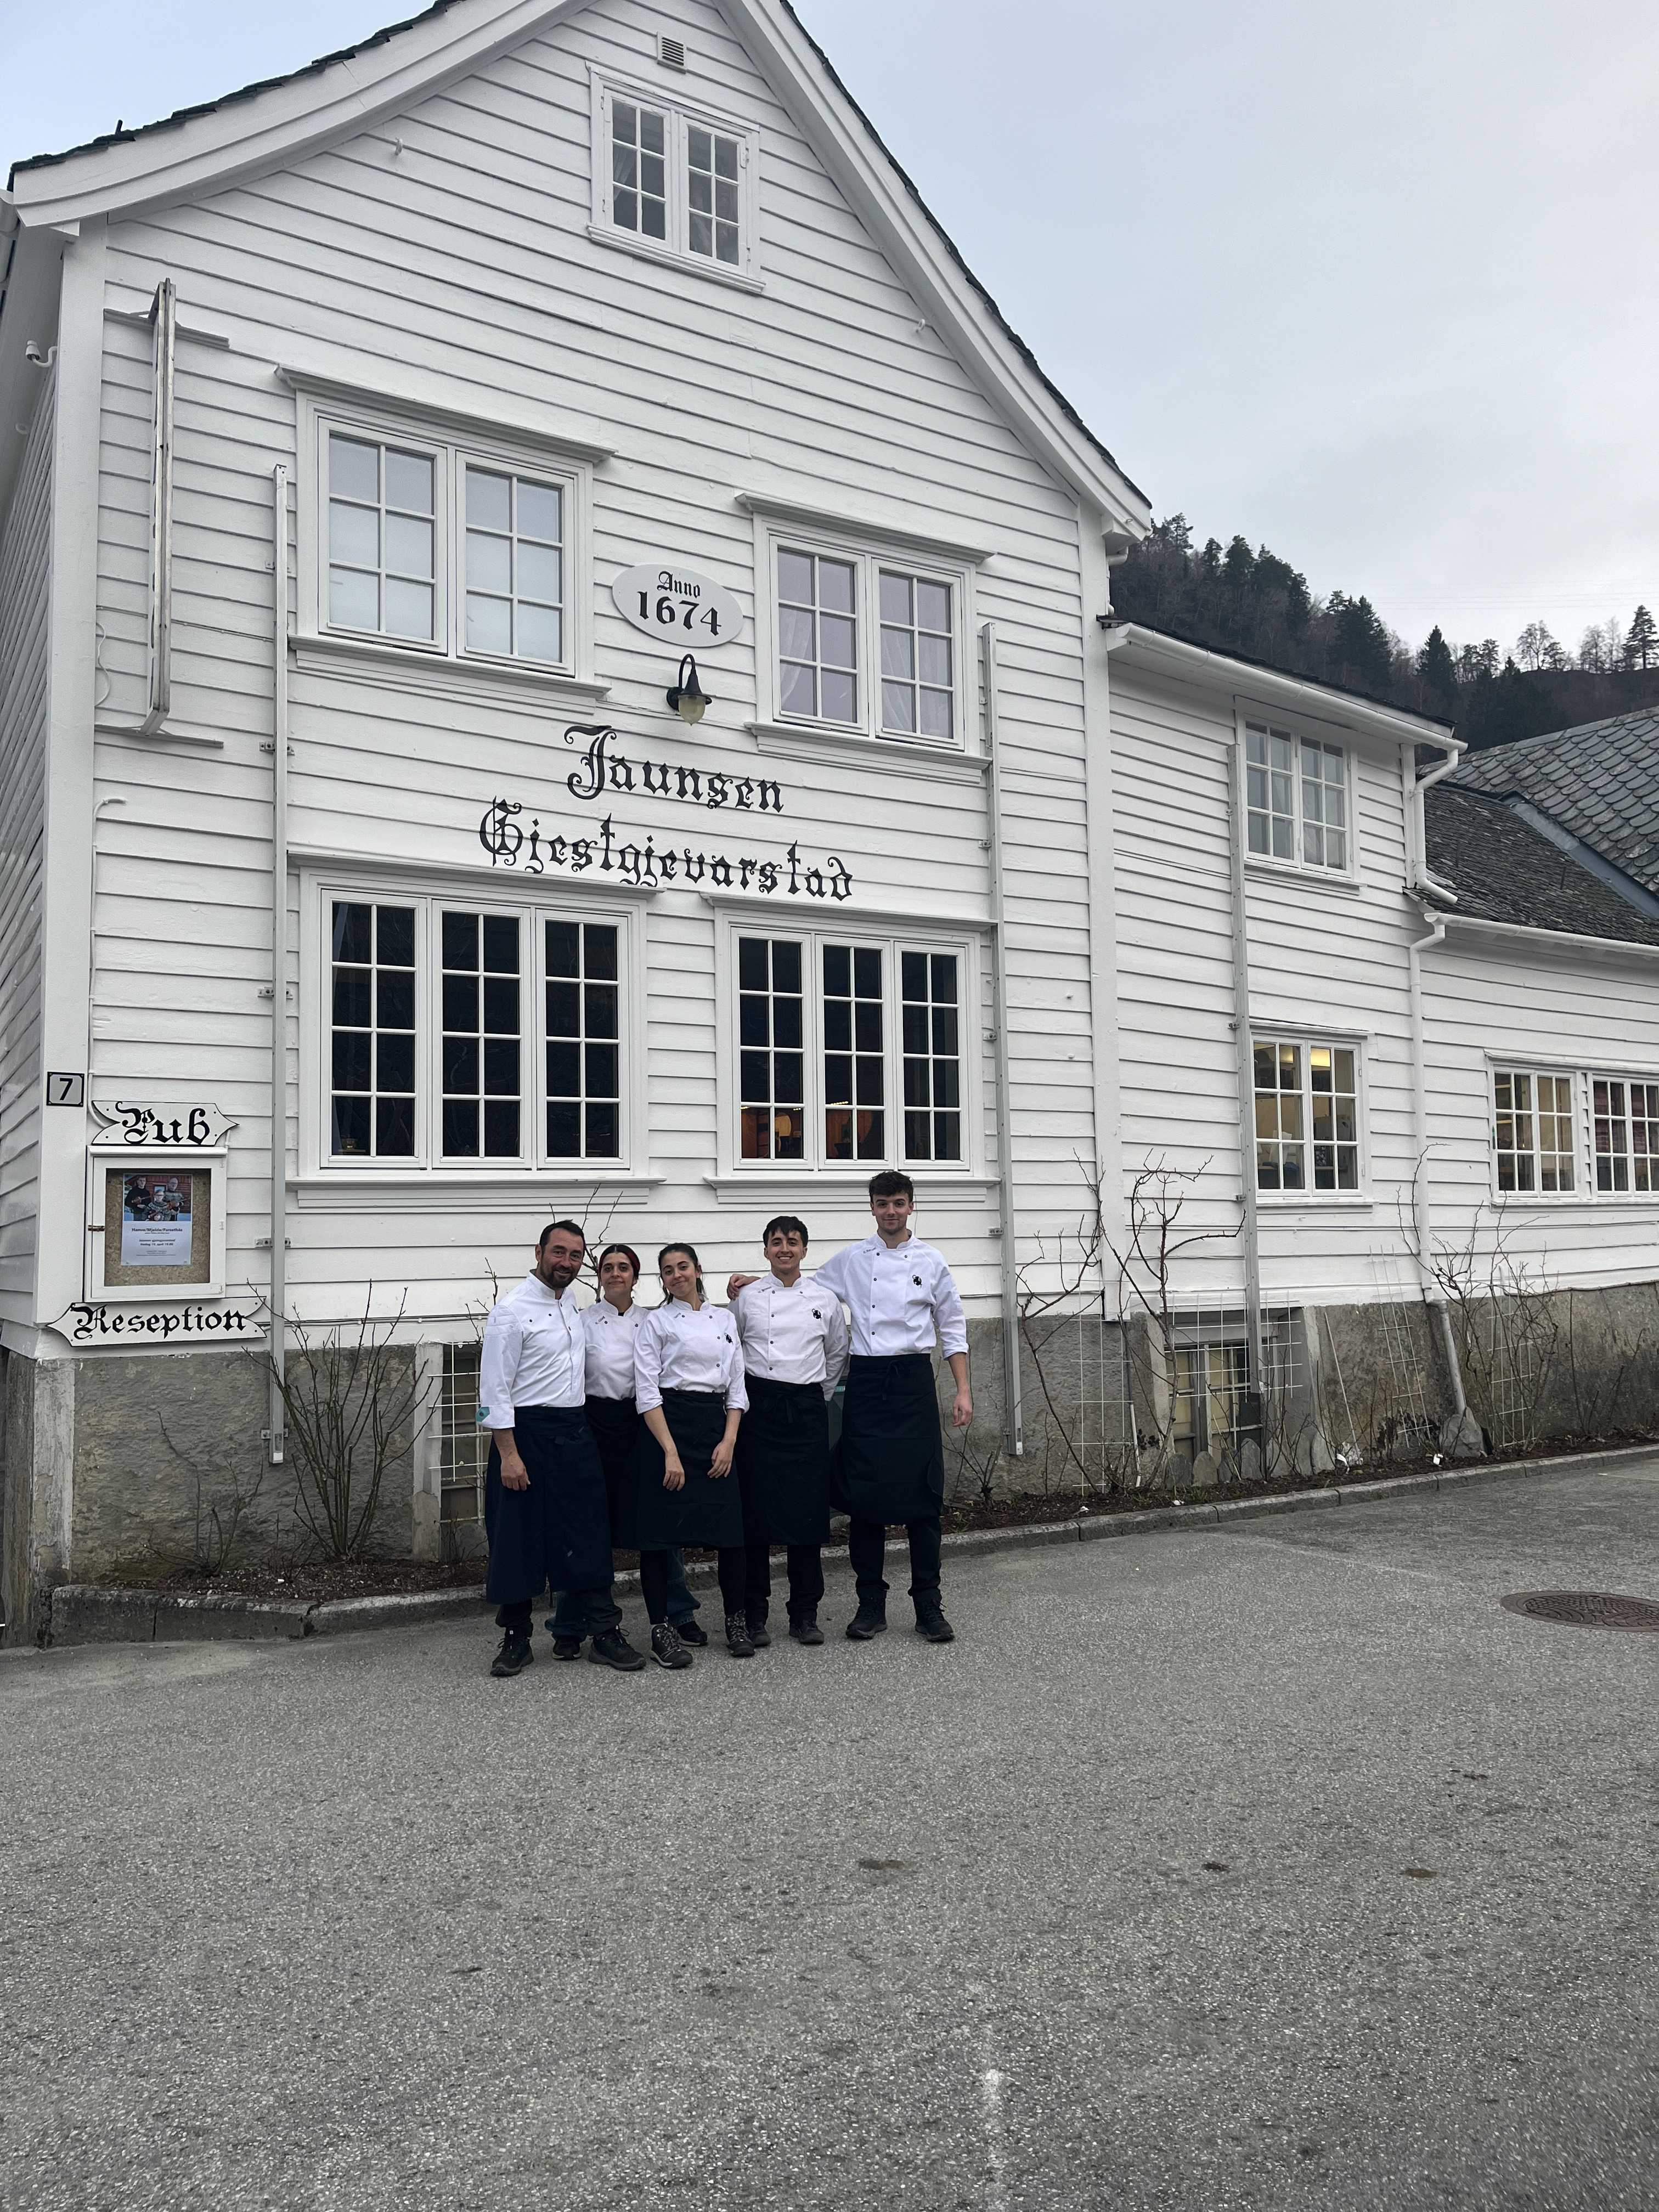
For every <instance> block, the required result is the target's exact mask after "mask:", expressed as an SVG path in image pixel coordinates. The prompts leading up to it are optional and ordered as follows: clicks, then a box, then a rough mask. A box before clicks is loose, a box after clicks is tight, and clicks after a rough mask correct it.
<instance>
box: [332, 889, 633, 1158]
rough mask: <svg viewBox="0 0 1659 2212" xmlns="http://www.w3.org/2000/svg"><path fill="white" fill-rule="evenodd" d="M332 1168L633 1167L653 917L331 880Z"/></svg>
mask: <svg viewBox="0 0 1659 2212" xmlns="http://www.w3.org/2000/svg"><path fill="white" fill-rule="evenodd" d="M307 913H309V914H314V917H315V928H314V933H313V938H312V946H313V949H312V950H311V951H308V952H307V956H306V957H307V961H308V963H309V964H310V967H311V971H312V972H313V973H315V974H316V975H317V977H318V981H319V985H320V988H319V990H318V991H317V993H316V1000H317V1005H318V1007H319V1017H318V1021H317V1024H316V1054H315V1060H316V1065H317V1068H318V1081H317V1085H316V1091H315V1096H316V1097H317V1113H316V1116H315V1126H316V1132H317V1133H316V1137H315V1141H314V1146H310V1147H309V1150H310V1156H311V1157H312V1158H313V1160H314V1163H315V1164H316V1166H317V1167H318V1168H319V1170H328V1169H364V1170H371V1171H379V1170H398V1169H402V1170H421V1171H426V1170H439V1169H441V1170H452V1171H459V1172H462V1173H465V1172H471V1171H485V1172H493V1173H510V1172H513V1171H516V1170H525V1171H528V1170H537V1169H541V1170H557V1169H560V1168H569V1169H575V1168H579V1167H586V1166H590V1165H598V1164H608V1165H611V1166H613V1167H616V1168H618V1169H621V1168H623V1167H624V1166H625V1165H626V1164H627V1161H628V1158H629V1151H630V1147H631V1146H632V1144H633V1141H634V1137H633V1132H632V1129H631V1127H630V1113H629V1099H630V1097H635V1096H637V1095H638V1084H637V1081H635V1080H634V1079H633V1075H634V1072H635V1071H637V1070H639V1069H640V1068H641V1067H642V1066H643V1064H644V1060H643V1038H642V1029H641V1024H642V1020H643V1002H644V994H643V990H642V988H641V979H640V976H639V974H638V966H639V961H640V958H641V948H640V946H639V945H638V942H637V929H638V925H637V920H636V917H635V916H634V915H633V914H632V913H631V912H630V911H629V910H626V909H623V908H621V907H620V906H617V905H611V904H610V903H609V902H607V903H606V904H605V907H604V908H602V909H601V908H596V907H595V906H594V905H593V904H592V902H589V903H588V904H587V905H586V907H584V906H583V904H582V903H581V902H580V901H579V900H569V901H566V900H559V901H558V902H556V903H552V902H549V903H547V904H537V905H534V906H526V905H524V904H522V903H520V904H509V903H507V902H501V901H499V900H497V899H495V898H494V897H490V898H481V897H479V896H476V895H474V894H473V893H471V891H470V890H464V889H463V890H456V891H454V892H453V893H451V892H448V891H442V892H435V891H420V892H415V891H410V890H403V889H401V888H397V889H382V888H371V887H366V886H362V885H358V884H318V885H317V886H316V887H315V890H314V896H313V900H312V902H311V903H310V905H309V906H308V908H307Z"/></svg>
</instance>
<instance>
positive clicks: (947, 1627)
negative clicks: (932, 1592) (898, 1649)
mask: <svg viewBox="0 0 1659 2212" xmlns="http://www.w3.org/2000/svg"><path fill="white" fill-rule="evenodd" d="M916 1634H917V1635H918V1636H925V1637H926V1638H927V1641H928V1642H929V1643H930V1644H954V1643H955V1642H956V1640H957V1632H956V1631H955V1629H954V1628H952V1627H951V1624H950V1622H949V1621H948V1620H946V1619H945V1615H944V1613H942V1612H941V1611H940V1610H939V1600H938V1599H937V1598H933V1599H931V1600H921V1601H918V1602H917V1606H916Z"/></svg>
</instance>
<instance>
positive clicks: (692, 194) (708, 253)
mask: <svg viewBox="0 0 1659 2212" xmlns="http://www.w3.org/2000/svg"><path fill="white" fill-rule="evenodd" d="M685 197H686V241H685V242H686V244H687V245H688V246H690V249H691V251H692V252H693V253H701V254H702V256H703V257H704V258H705V259H708V260H714V261H724V262H726V263H727V264H729V265H730V266H731V267H732V268H733V269H735V268H736V267H737V265H738V258H739V257H738V142H737V140H736V139H735V138H727V137H723V136H722V135H721V133H720V131H705V130H703V129H702V126H701V125H697V124H695V123H694V124H691V125H689V126H688V128H687V130H686V133H685Z"/></svg>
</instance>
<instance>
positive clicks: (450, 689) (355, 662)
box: [289, 632, 611, 707]
mask: <svg viewBox="0 0 1659 2212" xmlns="http://www.w3.org/2000/svg"><path fill="white" fill-rule="evenodd" d="M289 652H290V653H292V654H293V656H294V660H295V665H296V666H297V667H300V668H301V669H304V670H306V671H308V672H311V671H317V672H320V671H327V672H328V673H329V674H330V675H333V676H343V677H345V678H347V679H348V680H349V681H354V682H357V683H364V682H368V683H380V682H383V681H384V680H385V679H386V678H387V677H388V676H394V677H395V678H396V679H397V680H398V682H399V683H401V684H405V685H406V686H407V687H408V688H409V689H410V690H424V691H426V692H428V693H429V694H430V695H431V696H435V697H441V698H445V699H454V698H459V697H465V696H467V695H468V694H471V696H474V697H476V698H478V699H481V700H484V701H486V702H492V703H493V702H495V701H496V700H498V699H500V698H501V696H502V694H503V693H504V692H505V693H507V694H509V695H510V694H512V693H514V692H516V693H518V694H519V696H520V697H521V698H522V699H524V700H525V701H526V702H531V701H533V702H534V703H535V704H536V705H538V706H545V705H546V704H547V703H548V702H550V701H553V702H559V701H568V702H569V703H570V704H571V705H572V706H579V707H589V706H592V705H593V704H594V703H595V702H598V701H599V700H601V699H606V698H608V697H609V696H610V695H611V686H610V685H609V684H591V683H588V682H586V680H585V679H584V678H580V677H576V676H567V675H565V674H563V673H562V672H561V671H559V670H557V669H551V668H532V667H516V666H513V665H511V664H510V663H508V662H506V661H496V660H477V659H455V658H453V657H452V656H450V655H448V654H447V653H437V652H435V651H423V650H422V648H421V647H418V646H401V645H388V644H385V643H382V642H380V641H378V640H375V639H373V638H366V637H335V636H328V635H323V634H322V633H321V632H316V633H308V634H307V635H302V636H300V637H296V638H290V639H289Z"/></svg>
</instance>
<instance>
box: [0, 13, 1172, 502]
mask: <svg viewBox="0 0 1659 2212" xmlns="http://www.w3.org/2000/svg"><path fill="white" fill-rule="evenodd" d="M585 4H586V0H433V4H432V5H431V6H429V7H428V8H427V9H425V10H424V12H423V13H422V14H421V15H413V16H410V17H409V18H407V19H406V20H405V21H402V22H399V23H392V24H390V25H388V26H387V27H386V28H385V29H384V30H380V31H377V32H375V33H374V35H373V36H372V37H370V38H368V39H365V40H362V41H361V42H360V43H359V44H358V45H356V46H346V47H342V48H341V49H339V51H338V52H334V53H331V54H325V55H322V56H321V57H319V59H317V60H316V61H313V62H310V63H307V64H306V65H305V67H304V68H302V69H299V70H291V71H290V72H289V74H288V75H286V76H277V77H268V78H264V79H262V80H261V81H260V82H258V83H254V84H250V85H244V86H242V87H241V88H240V89H239V90H237V91H235V92H232V93H228V94H225V95H224V96H223V97H222V98H221V99H219V100H210V101H206V102H204V103H203V104H202V105H200V106H195V107H186V108H179V109H178V110H176V111H175V112H173V114H172V115H170V116H167V117H166V118H163V119H162V120H161V121H160V122H157V123H152V124H147V125H143V126H142V127H140V128H139V129H137V130H133V131H125V130H124V131H112V132H108V133H106V135H105V136H104V137H100V138H94V139H92V140H90V141H88V143H87V144H85V145H84V146H76V147H71V148H70V149H67V150H66V151H65V152H64V153H61V154H42V155H33V156H31V157H29V158H28V159H27V160H23V161H16V162H15V163H14V164H13V166H12V169H11V172H10V177H9V184H10V187H11V189H12V191H13V194H14V197H15V207H16V214H17V217H18V220H19V221H20V222H21V224H22V225H23V226H24V227H26V228H38V227H41V226H45V225H49V224H57V223H64V222H76V221H79V220H80V219H82V217H83V216H89V215H94V214H110V215H113V214H118V213H128V212H131V211H133V210H137V208H140V207H144V206H154V205H156V204H161V202H163V201H178V200H186V199H191V198H195V197H199V196H200V195H201V194H203V193H204V192H207V191H216V190H219V189H221V188H222V187H223V186H224V185H228V184H229V183H231V182H233V181H234V180H236V179H240V178H241V177H244V176H246V175H248V174H250V173H252V172H253V171H255V170H258V169H264V168H268V167H270V166H272V165H273V164H274V163H276V162H278V161H285V160H292V159H293V158H295V156H296V155H299V154H301V153H302V152H305V151H308V150H310V149H312V148H313V147H314V146H316V145H317V144H319V143H323V142H324V141H326V140H330V139H333V138H336V137H342V136H344V135H347V134H348V133H349V132H351V131H358V130H361V129H362V128H363V127H364V126H365V125H368V124H369V123H370V122H372V121H373V120H374V119H375V118H378V117H380V116H384V115H386V114H389V113H391V112H394V111H395V110H397V109H398V108H401V107H404V106H407V105H409V104H410V102H411V101H413V100H418V99H421V98H422V97H424V96H425V95H426V94H428V93H431V92H434V91H436V90H438V89H440V88H441V87H443V86H444V85H446V84H447V83H450V82H453V81H454V80H455V79H457V78H458V77H460V76H464V75H465V74H466V73H467V72H468V71H469V70H473V69H476V68H477V67H478V66H479V65H480V64H483V63H484V62H487V61H489V60H491V59H493V58H495V56H496V55H498V54H500V53H501V52H505V51H507V49H509V48H510V47H512V46H515V45H517V44H519V43H520V41H522V40H525V39H526V38H528V37H531V36H533V35H534V34H535V33H538V32H539V31H543V30H546V29H550V28H552V27H554V26H556V24H557V23H559V22H561V21H567V20H568V19H569V18H570V17H572V16H574V15H577V14H579V13H580V10H581V9H582V7H583V6H584V5H585ZM720 4H721V6H722V8H723V9H724V11H725V13H726V15H728V16H729V17H730V18H731V19H732V27H733V28H734V30H735V31H736V33H737V34H738V37H739V39H741V40H742V41H743V43H744V46H745V47H746V49H747V50H748V52H749V53H750V58H751V59H752V60H753V61H754V62H755V63H756V64H757V67H758V68H759V69H760V70H762V71H763V74H764V75H765V76H766V77H767V78H768V80H769V82H770V84H771V86H772V88H773V90H774V92H775V93H776V94H777V95H778V97H779V98H780V100H781V101H782V102H783V105H784V106H786V107H787V108H788V110H789V111H790V113H791V115H792V117H793V119H794V121H795V122H796V123H797V125H799V127H800V128H801V129H802V131H803V132H804V133H805V136H806V137H807V138H808V140H809V141H810V142H811V143H812V145H813V147H814V149H815V151H816V152H817V154H818V155H819V158H820V159H821V160H822V161H823V162H824V165H825V167H826V168H827V169H828V170H829V173H830V174H831V176H832V177H833V178H834V179H835V181H836V184H837V185H840V187H841V189H842V191H843V192H845V193H846V195H847V197H848V199H849V200H850V201H851V202H852V204H853V205H854V209H855V210H856V212H857V213H858V214H859V215H860V217H861V219H862V220H863V221H864V222H865V224H866V228H869V229H870V230H871V232H872V234H873V235H874V237H875V239H876V242H877V243H878V245H879V246H881V247H882V249H883V251H884V252H886V253H887V255H888V257H889V258H890V259H891V260H892V261H893V263H894V264H895V266H896V268H897V269H898V270H899V271H900V273H901V274H902V276H903V277H904V279H905V281H906V283H908V285H909V286H910V289H912V291H913V292H914V293H915V295H916V296H917V298H918V299H919V300H920V301H921V302H922V304H923V306H924V307H925V308H926V310H927V316H928V319H930V320H931V321H933V324H934V326H935V327H936V329H938V331H939V335H940V336H941V337H943V338H944V339H945V342H946V343H948V344H952V345H953V349H954V350H955V351H956V352H957V357H958V359H959V360H960V361H961V362H962V363H963V367H964V368H966V369H967V370H968V372H969V374H970V375H973V376H974V377H975V381H976V382H978V383H979V384H980V386H981V389H982V390H983V391H984V392H985V393H986V396H987V398H989V399H990V400H991V401H992V404H994V405H997V406H998V407H999V409H1000V411H1001V412H1002V413H1003V414H1004V415H1005V416H1006V417H1007V418H1008V419H1009V420H1010V421H1011V422H1012V424H1013V427H1014V428H1016V429H1017V430H1018V431H1019V432H1020V433H1021V434H1022V435H1024V437H1025V438H1026V439H1027V441H1028V442H1029V443H1030V445H1031V447H1032V448H1033V450H1034V451H1036V453H1037V454H1038V456H1039V457H1040V458H1041V459H1042V460H1043V461H1044V462H1045V463H1046V465H1048V467H1050V468H1051V469H1052V470H1053V471H1054V473H1055V474H1056V475H1057V476H1059V477H1060V479H1061V481H1062V482H1064V483H1068V484H1070V486H1071V487H1072V489H1073V490H1074V491H1076V492H1077V493H1078V494H1079V495H1080V496H1081V497H1083V498H1085V499H1086V500H1088V501H1091V503H1092V504H1094V505H1095V506H1097V507H1098V508H1099V509H1100V512H1101V515H1102V519H1103V524H1104V525H1105V526H1106V527H1107V528H1109V530H1112V531H1114V532H1127V533H1128V534H1130V535H1133V536H1136V537H1139V536H1140V535H1142V534H1144V532H1146V530H1147V529H1149V528H1150V527H1151V525H1152V508H1151V506H1150V504H1149V502H1148V501H1147V499H1146V494H1145V493H1144V492H1142V491H1141V490H1140V489H1139V486H1138V485H1136V484H1135V483H1133V482H1132V481H1131V479H1130V478H1129V477H1127V475H1125V473H1124V471H1122V470H1121V468H1120V467H1119V465H1118V464H1117V462H1116V460H1115V459H1114V458H1113V456H1112V454H1111V453H1109V450H1108V449H1107V447H1105V446H1104V445H1103V444H1102V442H1101V441H1100V440H1099V439H1098V438H1097V437H1096V436H1095V435H1094V433H1093V432H1092V431H1091V430H1090V429H1089V428H1088V427H1087V425H1086V424H1085V422H1084V421H1083V418H1082V416H1080V415H1079V413H1078V412H1077V410H1076V409H1075V408H1074V407H1073V405H1072V404H1071V403H1070V401H1069V400H1067V399H1066V397H1065V396H1064V394H1063V393H1062V392H1060V390H1059V388H1058V387H1057V386H1055V385H1054V383H1053V382H1052V381H1051V380H1049V378H1048V376H1047V375H1045V374H1044V373H1043V371H1042V368H1039V366H1038V364H1037V362H1036V356H1035V355H1034V354H1033V353H1032V351H1031V349H1030V347H1029V346H1028V345H1027V344H1026V343H1025V342H1024V339H1023V338H1021V337H1019V335H1018V332H1017V331H1014V330H1013V329H1012V327H1011V325H1009V323H1008V321H1007V319H1006V316H1004V314H1003V313H1002V311H1001V309H1000V307H998V306H997V304H996V301H994V299H993V298H992V297H991V295H990V294H989V293H988V292H987V290H986V289H985V287H984V286H983V285H982V284H981V283H980V282H979V280H978V278H977V277H975V276H974V275H973V273H972V271H971V270H969V267H968V264H967V263H966V262H965V261H964V260H963V258H962V255H961V253H960V252H959V251H958V250H957V246H956V245H955V243H954V242H953V241H952V240H951V238H950V236H949V234H947V233H946V231H945V228H944V226H943V225H942V224H941V223H940V222H939V220H938V218H937V217H936V216H934V215H933V212H932V211H931V210H930V209H929V208H928V207H927V204H926V202H925V201H924V200H923V199H922V197H921V193H920V192H919V191H917V189H916V186H915V183H914V182H913V181H912V179H910V178H909V177H908V175H907V174H906V173H905V172H904V170H903V169H902V167H900V166H899V164H898V162H897V161H896V160H895V159H894V158H893V155H892V154H891V153H890V150H889V149H888V148H887V147H886V145H885V144H884V143H883V141H882V139H881V137H880V135H879V134H878V131H877V130H876V128H875V126H874V125H873V124H872V122H871V120H870V118H869V117H868V116H867V115H866V114H865V112H864V111H863V110H862V108H860V106H859V105H858V103H857V102H856V101H855V100H854V99H853V97H852V95H851V94H849V93H848V90H847V88H846V86H845V85H844V84H843V83H842V81H841V78H840V77H839V76H837V75H836V71H835V69H834V68H833V67H832V65H831V64H830V62H829V57H828V56H827V55H826V54H825V53H824V52H823V48H822V47H821V46H819V45H818V44H817V41H816V40H814V39H813V38H811V35H810V34H809V33H808V32H807V31H806V29H805V26H804V25H803V24H802V22H801V21H800V19H799V16H798V15H796V14H795V11H794V9H793V7H792V6H791V5H790V4H789V0H720ZM0 311H3V295H0Z"/></svg>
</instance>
